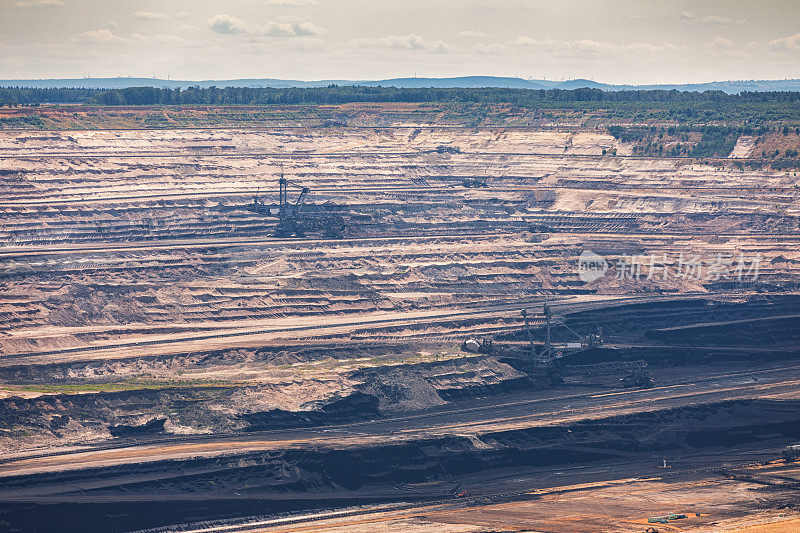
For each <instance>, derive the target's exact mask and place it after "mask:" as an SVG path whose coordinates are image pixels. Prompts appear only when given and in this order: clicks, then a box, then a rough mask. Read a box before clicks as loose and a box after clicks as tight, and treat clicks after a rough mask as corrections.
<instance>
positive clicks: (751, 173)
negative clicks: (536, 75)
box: [0, 103, 800, 533]
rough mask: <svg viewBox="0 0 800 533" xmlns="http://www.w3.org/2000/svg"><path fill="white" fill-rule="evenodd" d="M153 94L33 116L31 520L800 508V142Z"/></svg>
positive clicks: (28, 174)
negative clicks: (786, 162) (234, 106)
mask: <svg viewBox="0 0 800 533" xmlns="http://www.w3.org/2000/svg"><path fill="white" fill-rule="evenodd" d="M126 109H127V108H121V109H120V110H118V111H114V112H113V113H112V111H111V110H110V109H109V108H103V107H91V106H76V107H74V108H72V107H69V106H52V107H48V106H42V107H40V108H37V109H36V111H35V113H37V114H38V116H41V117H43V119H42V120H44V121H45V122H44V124H46V125H49V126H47V128H46V129H38V130H37V129H30V128H29V129H2V128H0V189H1V190H2V192H3V194H2V198H0V217H2V224H0V287H1V289H0V531H10V532H27V531H36V532H48V531H53V532H60V531H81V532H94V531H97V532H114V531H120V532H122V531H151V532H167V531H171V532H177V531H209V532H210V531H214V532H233V531H273V530H275V531H278V530H279V531H301V530H302V531H316V530H323V529H334V530H336V531H347V532H352V533H356V532H360V531H367V530H376V529H377V530H382V531H383V530H385V531H422V530H435V531H450V532H478V531H548V532H574V531H586V532H590V531H591V532H620V531H640V532H644V531H646V530H648V527H650V528H654V529H653V530H656V531H667V530H669V531H677V530H679V531H698V532H700V531H745V528H758V527H775V528H776V529H774V531H796V530H798V529H800V499H798V496H799V495H800V492H798V490H799V489H800V465H798V463H797V462H795V459H796V457H795V456H793V455H792V453H790V452H787V451H786V450H791V448H787V447H789V446H791V445H793V444H797V443H800V248H798V242H799V241H800V218H799V217H800V180H798V177H797V172H796V169H793V168H789V170H787V169H785V168H778V169H776V167H774V166H770V165H768V164H762V163H759V162H758V158H759V157H760V154H761V152H762V148H761V147H762V146H765V145H768V146H772V144H775V143H777V142H779V141H780V142H789V141H788V140H787V139H789V140H791V139H794V140H798V139H800V136H798V135H797V134H795V133H793V132H791V131H790V132H789V133H788V134H787V133H785V132H783V133H781V132H778V133H775V132H773V133H770V130H766V132H761V133H758V132H757V133H752V134H742V135H741V136H739V137H737V138H736V139H734V140H733V141H732V144H731V151H730V153H726V154H716V155H713V156H708V157H690V156H687V155H685V154H683V155H680V156H677V155H676V156H672V155H668V153H667V152H668V151H664V150H663V148H662V152H659V153H653V152H652V151H651V152H647V151H645V150H644V149H643V148H641V141H640V140H637V139H633V140H631V139H629V138H626V137H624V136H620V135H612V133H614V132H615V130H613V129H612V128H610V127H609V126H611V122H609V120H610V119H608V118H607V117H605V115H603V114H602V113H599V114H588V115H585V116H584V115H581V116H577V115H567V114H564V115H558V114H556V115H552V116H551V115H542V114H541V113H533V112H531V113H528V112H525V111H524V110H519V109H517V110H509V109H505V108H504V109H498V108H496V106H495V107H492V106H488V111H486V112H485V114H484V115H483V118H482V119H481V120H477V121H476V120H475V119H474V117H471V116H468V115H469V114H468V113H466V112H465V111H464V110H463V109H460V110H458V111H457V110H456V109H455V108H450V107H447V106H438V107H437V105H435V104H380V103H372V104H369V105H367V104H363V105H362V104H345V105H338V106H298V107H297V108H291V109H290V108H289V106H287V107H280V106H277V107H275V109H268V110H267V111H264V110H261V111H259V112H258V114H257V115H254V116H255V118H253V119H252V120H251V121H244V119H242V118H241V117H243V116H246V114H247V113H249V112H250V111H252V110H250V111H248V109H249V108H248V109H245V108H242V109H238V110H237V111H236V113H240V115H235V113H234V111H231V113H232V114H231V115H230V116H234V117H235V116H238V117H239V118H238V119H235V118H234V119H229V120H232V121H233V123H225V124H221V125H208V124H205V123H203V124H200V125H201V126H203V127H192V125H191V124H189V125H185V124H184V125H181V124H173V125H172V126H174V127H171V126H169V127H165V128H166V129H155V128H154V129H137V128H131V127H129V124H128V123H127V122H126V123H125V125H124V127H122V126H120V124H117V123H115V122H114V121H119V120H123V119H124V120H133V118H131V117H134V118H135V116H136V113H144V112H145V111H137V110H135V109H127V111H126ZM166 109H167V108H165V111H164V115H165V116H166V114H167V111H166ZM211 109H212V108H209V110H207V112H206V111H204V112H203V113H207V114H213V113H214V111H212V110H211ZM173 111H174V116H175V117H177V119H176V120H183V119H181V118H180V116H179V111H178V110H177V108H176V110H173ZM32 112H33V111H30V110H16V111H11V110H5V111H3V113H6V114H9V113H10V114H13V113H32ZM192 112H193V113H195V112H196V113H198V114H199V113H200V112H199V111H196V110H195V111H192ZM114 113H116V114H114ZM187 113H188V111H187ZM515 113H516V115H515ZM67 115H69V116H70V117H72V119H71V120H87V121H89V120H94V121H99V120H100V119H101V118H102V120H103V121H104V122H102V124H105V126H103V125H102V124H101V125H97V124H95V125H94V126H93V127H91V128H80V129H69V128H64V127H57V126H54V124H57V123H58V121H57V119H59V117H62V118H63V117H64V116H67ZM192 116H194V115H192ZM198 116H199V115H198ZM208 116H210V115H206V114H204V115H203V117H205V118H203V120H210V118H208ZM286 117H291V120H288V119H287V118H286ZM320 117H322V119H321V118H320ZM512 118H513V120H512ZM195 119H197V120H200V119H199V118H197V117H194V118H193V119H192V120H195ZM334 119H335V120H334ZM59 120H60V119H59ZM226 120H228V119H226ZM236 121H238V122H236ZM117 126H120V127H117ZM629 126H630V125H629ZM630 127H633V126H630ZM646 127H647V128H650V127H651V124H650V123H647V124H646ZM644 131H650V130H649V129H646V130H644ZM662 138H663V139H665V140H663V141H662V142H666V143H669V142H670V141H669V134H666V133H664V134H662ZM686 139H688V140H684V141H682V142H684V143H689V145H691V144H692V143H702V142H703V141H702V137H701V134H697V135H694V134H692V135H687V136H686ZM637 143H639V144H637ZM770 143H772V144H770ZM781 146H782V145H781ZM782 452H785V453H782ZM798 455H800V452H799V453H798ZM665 517H670V518H665ZM662 519H663V520H662ZM666 522H668V523H669V524H668V525H666V524H665V523H666ZM670 528H671V529H670ZM777 528H784V529H777ZM746 530H747V531H752V532H754V533H755V532H761V531H772V530H773V529H746Z"/></svg>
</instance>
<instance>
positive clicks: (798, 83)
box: [0, 76, 800, 94]
mask: <svg viewBox="0 0 800 533" xmlns="http://www.w3.org/2000/svg"><path fill="white" fill-rule="evenodd" d="M328 85H362V86H367V87H378V86H381V87H400V88H418V87H434V88H449V87H454V88H476V87H502V88H509V89H579V88H583V87H592V88H597V89H602V90H604V91H622V90H637V89H664V90H672V89H675V90H678V91H701V92H702V91H724V92H726V93H731V94H734V93H739V92H742V91H800V79H793V80H740V81H712V82H708V83H691V84H674V85H670V84H664V85H610V84H606V83H600V82H596V81H592V80H586V79H576V80H567V81H552V80H526V79H522V78H511V77H499V76H461V77H456V78H391V79H386V80H317V81H301V80H280V79H273V78H263V79H236V80H203V81H185V80H162V79H158V78H75V79H42V80H0V87H31V88H41V89H47V88H61V87H69V88H79V89H124V88H126V87H159V88H181V89H185V88H187V87H194V86H200V87H212V86H217V87H254V88H260V87H273V88H284V87H326V86H328Z"/></svg>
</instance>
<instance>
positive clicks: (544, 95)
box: [0, 85, 800, 107]
mask: <svg viewBox="0 0 800 533" xmlns="http://www.w3.org/2000/svg"><path fill="white" fill-rule="evenodd" d="M352 102H397V103H403V102H408V103H425V102H430V103H436V102H445V103H478V104H510V105H516V106H522V107H533V106H540V105H546V104H563V103H570V102H599V103H602V102H609V103H617V102H632V103H648V102H651V103H671V104H732V105H735V104H747V103H756V102H767V103H797V102H800V92H743V93H740V94H727V93H725V92H722V91H705V92H694V91H678V90H669V91H667V90H631V91H603V90H601V89H595V88H583V89H571V90H570V89H506V88H397V87H364V86H336V85H331V86H328V87H319V88H305V87H304V88H251V87H224V88H220V87H208V88H201V87H188V88H186V89H179V88H176V89H168V88H158V87H130V88H125V89H114V90H104V89H71V88H61V89H36V88H22V87H6V88H0V104H3V105H23V104H33V103H88V104H94V105H106V106H138V105H295V104H345V103H352Z"/></svg>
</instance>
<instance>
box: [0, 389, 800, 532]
mask: <svg viewBox="0 0 800 533" xmlns="http://www.w3.org/2000/svg"><path fill="white" fill-rule="evenodd" d="M797 438H800V403H798V402H796V401H783V402H780V401H769V400H741V401H732V402H723V403H717V404H707V405H702V406H694V407H685V408H680V409H671V410H661V411H655V412H648V413H639V414H634V415H624V416H616V417H609V418H603V419H598V420H582V421H579V422H576V423H573V424H566V425H562V426H557V427H537V428H530V429H523V430H513V431H501V432H490V433H486V434H483V435H481V436H480V437H479V438H477V439H476V438H472V439H467V438H461V437H456V436H448V437H443V438H429V439H419V440H412V441H408V442H402V443H398V444H388V445H376V446H369V447H347V448H342V449H335V450H333V449H308V448H306V449H291V448H289V449H284V450H280V451H275V452H268V453H247V454H239V455H235V456H231V457H221V458H215V459H192V460H187V461H182V462H180V463H175V462H171V461H161V462H152V463H147V464H142V465H136V467H114V468H95V469H92V470H91V471H81V472H80V473H79V474H72V473H69V472H65V473H51V474H46V475H30V476H23V477H17V478H6V479H4V481H3V488H2V493H3V494H4V495H6V497H7V495H8V494H11V493H12V491H14V488H15V487H19V488H20V490H21V492H20V493H18V495H17V496H15V497H13V498H12V500H15V501H16V502H17V503H14V504H12V505H10V506H9V505H6V506H4V511H3V515H2V520H3V521H4V522H5V523H7V524H11V525H12V526H13V527H16V528H21V529H23V530H25V525H26V524H29V523H33V521H32V520H33V517H34V516H36V515H37V514H39V513H46V515H47V516H48V519H47V522H45V523H42V522H41V521H40V520H38V519H37V521H36V523H37V524H39V525H38V528H39V530H40V531H50V530H52V531H56V530H57V528H58V524H59V522H60V521H62V520H67V519H68V520H71V522H70V523H72V524H74V525H76V526H80V528H82V529H83V530H84V531H125V530H130V529H136V528H145V527H157V526H159V525H162V524H168V523H175V521H176V520H179V521H181V522H199V521H206V520H218V519H223V518H227V517H241V516H242V513H244V514H247V513H252V514H253V515H274V514H279V513H281V512H288V511H298V510H307V509H319V508H320V507H325V508H327V507H328V506H332V505H337V506H346V505H357V504H367V503H380V502H382V501H386V500H385V497H382V496H381V495H380V489H381V487H389V486H394V487H397V486H407V487H408V492H406V493H405V496H404V499H405V501H425V500H434V499H437V498H442V497H448V496H449V491H450V490H451V488H452V487H453V486H456V484H457V483H458V482H459V480H464V479H467V478H469V476H475V475H480V474H481V473H485V474H489V473H492V472H495V473H496V472H502V471H503V470H508V471H509V472H515V473H517V474H518V475H519V474H521V473H524V472H526V471H530V470H531V469H534V470H535V469H537V468H544V467H558V466H563V467H567V466H569V465H574V464H586V465H591V464H595V463H604V464H605V463H610V462H614V461H615V460H621V459H624V460H626V461H631V460H632V459H633V458H639V459H640V460H641V461H643V462H645V463H655V462H657V460H658V459H656V458H660V457H662V456H672V455H675V454H682V455H685V454H692V453H695V454H697V453H708V452H715V451H720V450H726V449H730V448H733V447H747V446H752V445H764V444H765V443H769V442H775V441H781V440H782V439H784V440H785V439H797ZM128 478H130V481H126V479H128ZM77 480H80V483H81V484H83V485H85V486H91V485H95V486H96V487H97V488H95V489H82V490H80V491H79V492H76V493H74V494H72V495H70V496H68V497H67V498H68V500H69V502H70V503H69V505H66V504H60V505H49V504H47V503H46V502H41V501H40V502H37V501H35V500H34V501H26V498H25V490H30V489H31V488H32V487H36V486H37V485H60V486H69V484H70V483H71V482H73V481H77ZM109 481H110V483H108V482H109ZM209 484H211V485H213V487H211V488H210V489H209ZM198 489H201V490H202V495H200V494H195V491H196V490H198ZM232 493H235V494H236V495H237V497H236V498H234V499H232V500H225V499H224V497H225V498H227V497H230V496H231V494H232ZM137 494H139V495H140V496H136V495H137ZM198 498H199V500H198ZM120 499H123V500H126V501H125V503H119V502H118V500H120ZM100 502H102V503H103V504H104V505H103V506H100ZM145 509H147V511H146V512H145ZM48 522H49V527H48Z"/></svg>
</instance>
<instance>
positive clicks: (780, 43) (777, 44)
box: [769, 33, 800, 52]
mask: <svg viewBox="0 0 800 533" xmlns="http://www.w3.org/2000/svg"><path fill="white" fill-rule="evenodd" d="M769 46H770V48H773V49H778V50H791V51H794V52H796V51H798V50H800V33H795V34H794V35H790V36H789V37H782V38H780V39H773V40H772V41H770V42H769Z"/></svg>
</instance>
